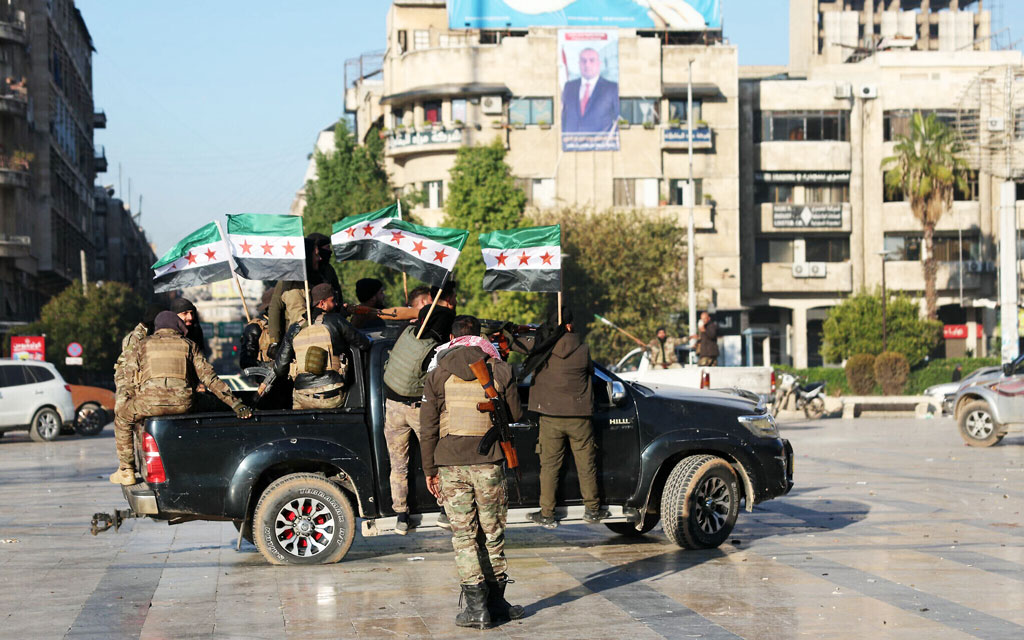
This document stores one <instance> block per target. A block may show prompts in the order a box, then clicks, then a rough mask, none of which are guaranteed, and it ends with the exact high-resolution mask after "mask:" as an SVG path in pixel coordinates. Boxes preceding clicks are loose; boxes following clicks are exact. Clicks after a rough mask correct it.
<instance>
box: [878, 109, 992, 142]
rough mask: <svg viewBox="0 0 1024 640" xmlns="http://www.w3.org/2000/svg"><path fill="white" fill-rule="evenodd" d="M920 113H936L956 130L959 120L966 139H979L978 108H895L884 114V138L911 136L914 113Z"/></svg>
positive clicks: (891, 139)
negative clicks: (961, 109)
mask: <svg viewBox="0 0 1024 640" xmlns="http://www.w3.org/2000/svg"><path fill="white" fill-rule="evenodd" d="M915 113H920V114H921V117H922V118H927V117H928V116H929V115H934V116H935V119H936V120H938V121H939V122H943V123H945V124H946V126H948V127H950V128H952V129H954V130H956V129H957V127H958V124H957V123H958V122H959V130H960V132H961V134H962V135H963V137H964V139H966V140H968V141H976V140H977V139H978V110H977V109H965V110H963V111H959V112H958V111H957V110H956V109H893V110H890V111H886V112H885V113H883V114H882V139H883V140H885V141H886V142H892V141H893V140H896V139H897V138H898V137H900V136H909V135H910V130H911V128H912V127H913V121H914V114H915Z"/></svg>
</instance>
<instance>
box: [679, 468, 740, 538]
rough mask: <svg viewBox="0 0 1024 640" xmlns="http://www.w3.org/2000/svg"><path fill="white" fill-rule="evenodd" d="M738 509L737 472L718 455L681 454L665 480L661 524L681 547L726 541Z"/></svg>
mask: <svg viewBox="0 0 1024 640" xmlns="http://www.w3.org/2000/svg"><path fill="white" fill-rule="evenodd" d="M739 510H740V489H739V482H738V481H737V479H736V472H735V471H733V468H732V466H731V465H730V464H729V463H728V462H726V461H725V460H723V459H722V458H719V457H717V456H711V455H696V456H690V457H688V458H683V459H682V460H680V461H679V463H678V464H676V466H675V468H674V469H672V473H670V474H669V476H668V479H667V480H666V481H665V490H664V491H663V492H662V495H661V516H662V527H663V528H664V529H665V535H666V536H668V539H669V540H671V541H672V542H674V543H676V544H677V545H679V546H680V547H682V548H684V549H714V548H715V547H717V546H719V545H720V544H722V543H723V542H725V541H726V540H727V539H728V538H729V534H730V533H732V528H733V527H734V526H735V525H736V516H738V515H739Z"/></svg>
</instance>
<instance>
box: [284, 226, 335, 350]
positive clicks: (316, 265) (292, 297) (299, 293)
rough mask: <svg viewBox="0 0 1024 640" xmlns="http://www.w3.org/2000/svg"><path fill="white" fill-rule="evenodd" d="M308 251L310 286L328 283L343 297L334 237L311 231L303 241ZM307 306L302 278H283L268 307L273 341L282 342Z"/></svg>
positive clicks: (307, 261) (307, 263) (307, 271)
mask: <svg viewBox="0 0 1024 640" xmlns="http://www.w3.org/2000/svg"><path fill="white" fill-rule="evenodd" d="M303 245H304V247H305V250H306V274H307V276H308V277H309V286H310V288H313V287H315V286H316V285H318V284H320V283H322V282H324V283H327V284H329V285H330V286H331V288H332V289H333V290H334V293H335V295H336V296H338V299H339V300H340V299H341V285H340V284H339V283H338V274H337V273H336V272H335V271H334V267H332V266H331V263H330V259H331V240H330V238H328V237H327V236H325V235H323V234H320V233H311V234H309V235H308V236H306V237H305V239H304V240H303ZM305 308H306V298H305V285H304V284H303V282H302V280H280V281H278V283H277V284H276V285H275V286H274V291H273V293H272V294H271V297H270V307H269V308H268V309H267V329H268V330H269V331H270V344H272V345H274V344H280V343H281V341H282V340H284V335H285V333H287V332H288V329H289V328H290V327H291V326H292V324H293V323H295V322H298V320H299V318H301V317H302V313H303V309H305Z"/></svg>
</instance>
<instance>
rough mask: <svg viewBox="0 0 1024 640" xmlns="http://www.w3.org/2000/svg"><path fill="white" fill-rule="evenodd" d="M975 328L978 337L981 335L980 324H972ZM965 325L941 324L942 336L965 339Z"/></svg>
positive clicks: (949, 338) (950, 338) (947, 338)
mask: <svg viewBox="0 0 1024 640" xmlns="http://www.w3.org/2000/svg"><path fill="white" fill-rule="evenodd" d="M974 326H975V327H976V328H977V334H978V337H979V338H980V337H982V333H981V325H980V324H976V325H974ZM967 335H968V332H967V325H966V324H947V325H943V326H942V337H943V338H945V339H946V340H966V339H967Z"/></svg>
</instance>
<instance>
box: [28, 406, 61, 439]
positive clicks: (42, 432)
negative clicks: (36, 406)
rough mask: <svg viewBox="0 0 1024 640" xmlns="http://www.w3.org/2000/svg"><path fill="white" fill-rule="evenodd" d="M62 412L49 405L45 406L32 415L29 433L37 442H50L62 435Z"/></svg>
mask: <svg viewBox="0 0 1024 640" xmlns="http://www.w3.org/2000/svg"><path fill="white" fill-rule="evenodd" d="M61 426H63V425H62V424H61V419H60V414H59V413H57V412H56V411H55V410H53V409H51V408H49V407H43V408H42V409H40V410H39V411H36V415H34V416H32V423H31V426H30V427H29V429H28V435H29V437H31V438H32V439H33V440H35V441H36V442H50V441H52V440H56V439H57V436H59V435H60V428H61Z"/></svg>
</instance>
